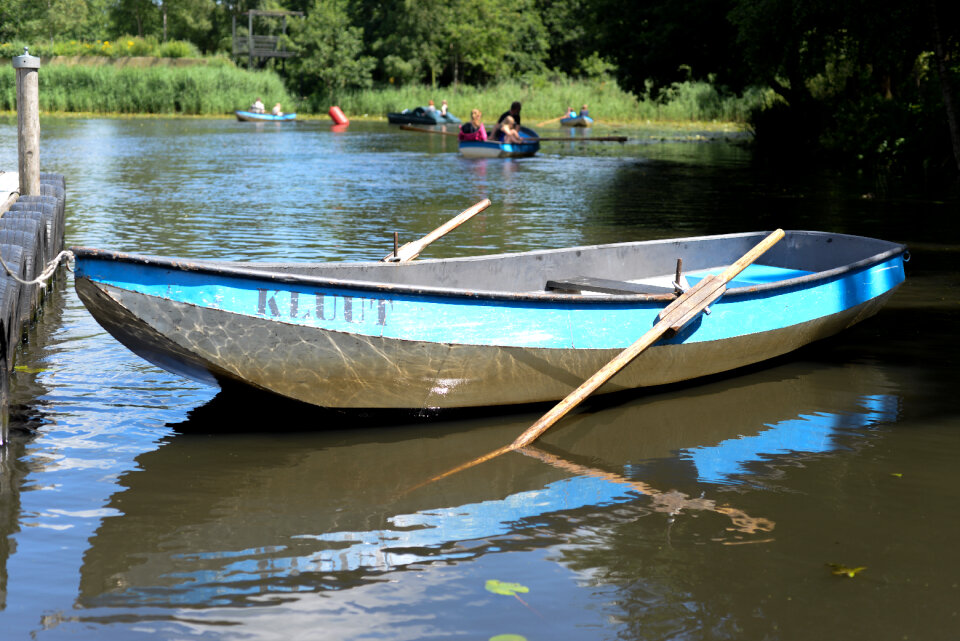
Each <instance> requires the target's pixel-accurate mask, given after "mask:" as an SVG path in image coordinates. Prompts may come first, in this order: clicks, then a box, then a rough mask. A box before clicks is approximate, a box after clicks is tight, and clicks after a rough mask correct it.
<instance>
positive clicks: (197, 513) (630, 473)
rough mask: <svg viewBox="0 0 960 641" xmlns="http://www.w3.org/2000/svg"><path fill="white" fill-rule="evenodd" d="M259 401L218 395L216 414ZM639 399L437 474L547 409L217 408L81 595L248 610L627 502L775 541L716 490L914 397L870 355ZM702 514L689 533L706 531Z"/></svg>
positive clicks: (83, 599)
mask: <svg viewBox="0 0 960 641" xmlns="http://www.w3.org/2000/svg"><path fill="white" fill-rule="evenodd" d="M841 382H842V383H843V384H842V385H841V384H840V383H841ZM240 402H241V401H240V399H239V398H237V397H229V398H219V399H215V400H214V401H213V402H212V404H211V405H212V406H213V409H212V410H211V414H217V415H220V418H222V414H221V411H222V410H224V409H225V408H226V407H229V406H231V405H232V406H236V405H237V404H238V403H240ZM621 403H622V404H616V402H614V404H613V405H611V406H608V405H607V402H605V403H604V404H603V405H602V406H596V407H595V408H594V409H601V410H602V411H597V412H591V411H586V412H583V413H581V414H578V415H576V416H573V417H570V418H569V420H568V421H567V423H566V424H564V425H563V426H562V427H558V428H556V432H555V433H553V434H549V435H548V436H547V437H546V438H544V439H543V440H544V443H543V444H542V445H541V446H538V447H537V448H535V449H533V450H531V451H530V452H529V454H530V456H520V455H517V454H512V455H507V456H503V457H500V458H498V459H495V460H493V461H489V462H487V463H485V464H483V466H481V467H480V468H479V469H478V468H474V469H471V470H467V471H465V472H462V473H460V474H458V475H455V476H453V477H449V478H446V479H443V480H441V481H438V482H436V483H434V484H431V485H427V486H420V484H421V483H422V481H424V480H425V479H428V478H431V477H432V476H433V475H435V474H436V473H437V472H440V471H443V470H445V469H448V468H449V467H451V466H453V465H456V464H457V463H460V462H463V461H464V460H465V459H468V458H470V457H471V455H472V454H479V453H484V452H486V451H489V450H490V449H492V448H494V447H496V446H498V445H501V444H503V443H505V442H509V441H510V440H512V439H513V438H514V437H515V435H516V434H518V433H519V432H520V431H522V430H523V429H524V428H525V427H526V426H527V425H528V424H529V423H530V422H531V421H532V419H533V418H535V417H536V414H531V415H519V416H506V417H504V416H499V417H497V416H494V417H488V418H478V419H473V420H467V419H465V420H458V421H456V422H454V423H450V422H447V421H443V420H439V421H434V422H431V423H428V424H426V425H424V424H417V425H410V426H406V427H404V426H396V425H393V426H389V427H384V428H383V429H379V428H376V427H370V426H369V425H368V426H367V428H366V429H363V430H359V431H347V430H346V428H348V427H351V426H353V425H351V423H350V422H351V421H357V420H361V419H360V418H359V417H357V416H352V415H335V414H327V413H317V412H315V411H313V410H312V409H308V408H301V407H299V406H288V405H286V404H279V405H275V406H272V407H270V408H269V411H267V412H265V413H264V416H258V415H257V414H256V412H254V413H252V414H251V412H252V411H253V408H250V407H247V406H246V405H245V406H244V407H243V418H242V419H240V418H238V419H237V420H250V421H253V422H254V424H259V422H260V421H261V420H267V419H266V418H265V417H266V416H267V415H269V416H273V417H274V418H276V417H277V414H278V413H279V414H280V415H284V416H285V420H289V419H290V418H291V417H293V418H294V419H295V422H300V421H304V422H306V423H313V424H314V426H316V425H317V424H323V426H324V427H325V428H327V429H325V430H322V431H319V432H317V431H311V432H305V433H296V434H290V433H286V434H282V435H277V436H276V437H274V438H272V439H270V440H269V441H265V440H264V439H263V438H262V436H261V435H259V434H244V433H217V434H215V435H214V436H208V435H206V434H203V433H197V432H198V431H199V432H203V431H205V430H209V429H210V425H209V424H207V423H206V421H207V420H213V419H212V418H209V417H210V416H211V414H207V413H206V412H205V410H203V409H201V410H198V411H197V412H195V413H194V416H193V417H191V419H190V420H189V421H187V422H186V423H182V424H179V425H178V426H177V429H178V431H179V432H181V433H179V434H177V435H173V436H171V437H168V438H167V439H165V440H164V442H163V443H162V445H161V447H159V448H158V449H157V450H155V451H152V452H147V453H144V454H141V455H140V456H138V457H137V460H136V463H137V469H135V470H132V471H129V472H127V473H125V474H123V475H122V477H121V478H120V479H119V481H118V485H120V486H121V487H122V488H123V489H122V490H121V491H119V492H117V493H116V494H114V496H113V497H112V498H111V499H110V501H109V502H108V505H107V506H106V508H107V509H109V510H111V511H114V512H115V513H116V514H117V516H114V517H109V518H105V519H103V520H102V521H101V523H100V526H99V527H98V529H97V531H96V533H95V534H94V536H93V537H92V538H91V543H90V548H89V550H88V551H87V552H86V554H85V556H84V563H83V567H82V570H81V584H80V603H81V605H83V606H84V607H88V608H93V607H101V608H102V607H125V608H126V607H139V606H143V605H148V604H150V605H162V604H165V605H174V604H175V605H190V606H211V605H224V604H233V605H239V604H242V603H244V602H246V601H247V600H248V599H251V598H254V596H255V595H263V594H270V593H284V592H290V591H294V592H301V591H326V590H340V589H345V588H350V587H352V586H356V585H358V584H362V583H365V582H367V581H369V580H375V579H374V578H373V577H374V576H375V575H376V574H380V573H385V572H386V573H390V572H394V571H397V570H402V569H404V568H408V567H419V566H422V564H424V563H434V562H441V561H444V562H451V561H462V560H466V559H478V558H481V557H484V556H487V555H491V554H493V555H496V554H502V553H508V552H510V551H516V550H519V549H525V550H530V549H537V548H549V547H551V546H556V545H558V544H561V543H563V542H564V541H565V540H566V539H567V535H566V534H564V532H567V531H569V529H570V527H571V526H573V527H574V528H575V529H576V528H594V527H599V528H600V529H603V528H604V527H606V526H605V525H603V524H604V523H607V524H609V523H615V522H617V521H618V520H619V519H620V518H622V516H621V515H622V514H625V513H626V514H629V519H636V518H637V517H638V516H642V515H652V514H659V515H660V518H659V519H653V520H648V521H647V522H646V526H647V527H648V528H652V531H653V532H656V531H657V530H660V531H661V532H663V533H664V535H666V532H667V531H668V530H669V529H670V528H671V524H672V523H673V522H674V521H676V520H677V519H681V520H683V519H690V518H691V517H696V516H699V517H700V518H699V519H696V521H695V522H696V524H699V525H700V526H701V527H704V528H706V529H707V530H709V531H711V532H713V531H714V530H717V529H719V531H720V534H719V535H717V534H713V535H712V536H711V537H710V540H711V541H712V542H713V543H723V544H742V543H751V542H752V543H758V542H760V543H762V542H765V541H770V540H772V538H771V537H776V536H778V531H777V529H776V526H775V524H774V523H773V522H772V521H770V520H769V519H767V518H765V517H764V515H763V514H751V513H750V510H751V509H752V508H746V507H744V506H740V505H738V504H737V503H738V501H737V499H736V497H735V496H734V497H733V498H730V496H729V495H726V494H724V495H719V494H717V493H716V491H715V490H716V489H717V488H716V486H715V485H714V484H722V485H721V487H722V486H730V485H742V486H744V487H750V486H753V485H755V484H756V483H757V482H758V480H762V479H763V478H764V477H765V476H766V475H768V474H769V473H770V471H771V470H772V469H775V468H776V467H777V466H778V464H779V463H780V461H781V460H791V461H792V460H794V459H795V458H796V457H803V456H807V455H810V454H823V453H825V452H828V451H830V450H832V449H834V448H836V447H837V446H838V445H837V443H838V441H837V439H840V440H841V441H842V440H844V439H845V438H846V437H847V435H848V434H850V433H862V432H863V430H864V429H867V428H871V427H873V426H875V425H877V424H881V423H884V422H887V421H892V420H895V419H896V415H897V414H896V413H897V396H896V393H895V389H893V387H892V386H891V385H890V383H889V382H888V381H887V380H886V378H885V375H884V373H883V371H882V370H880V369H878V368H874V367H871V366H868V365H856V366H826V367H818V368H808V367H807V366H803V365H784V366H781V367H779V368H776V369H775V376H769V375H768V374H767V373H766V372H761V373H756V374H752V375H747V376H743V377H739V378H738V379H737V381H736V383H735V384H734V383H733V382H731V381H730V380H719V381H716V382H714V383H711V384H708V385H705V386H700V387H696V388H693V389H688V388H685V389H678V390H675V391H667V392H666V393H663V394H656V395H651V396H648V397H641V398H634V399H632V400H627V401H626V402H623V399H621ZM744 407H749V408H751V409H750V411H748V412H744V411H743V408H744ZM734 408H737V410H738V411H733V409H734ZM337 416H339V417H340V418H337ZM305 427H308V426H307V425H305ZM677 454H679V457H678V456H677ZM410 488H416V489H413V490H411V489H410ZM711 495H714V496H711ZM693 523H694V522H689V523H688V527H693V528H694V531H692V532H688V533H687V534H685V535H682V536H687V537H689V536H698V535H699V532H698V531H697V530H698V529H699V528H697V526H696V525H693ZM677 537H678V534H677V533H676V532H674V533H673V534H672V538H673V540H674V541H676V540H677ZM371 573H374V574H373V575H371Z"/></svg>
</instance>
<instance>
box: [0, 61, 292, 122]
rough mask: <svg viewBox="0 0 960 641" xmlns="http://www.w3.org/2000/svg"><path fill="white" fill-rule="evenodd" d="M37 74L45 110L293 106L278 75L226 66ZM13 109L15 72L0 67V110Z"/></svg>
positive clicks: (213, 110)
mask: <svg viewBox="0 0 960 641" xmlns="http://www.w3.org/2000/svg"><path fill="white" fill-rule="evenodd" d="M39 74H40V109H41V110H42V111H46V112H87V113H101V114H107V113H111V114H192V115H214V114H225V113H231V112H232V111H233V110H235V109H243V108H245V107H247V106H249V105H250V103H251V102H252V101H253V99H254V98H255V97H256V96H261V97H262V98H263V101H264V103H267V104H273V103H274V102H280V103H283V105H284V107H285V108H287V109H289V108H290V106H293V105H294V100H293V98H292V97H291V96H290V94H289V93H288V92H287V90H286V89H285V88H284V86H283V82H282V81H281V79H280V78H279V77H278V76H277V75H276V74H273V73H269V72H251V71H245V70H242V69H237V68H236V67H233V66H225V65H221V66H205V65H196V66H189V67H146V68H136V69H132V68H127V67H114V66H111V65H101V66H84V65H70V66H66V65H49V66H46V67H41V69H40V71H39ZM15 108H16V78H15V70H14V69H13V68H12V67H10V66H0V110H3V111H12V110H14V109H15Z"/></svg>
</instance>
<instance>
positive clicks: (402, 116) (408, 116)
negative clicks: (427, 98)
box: [387, 107, 460, 125]
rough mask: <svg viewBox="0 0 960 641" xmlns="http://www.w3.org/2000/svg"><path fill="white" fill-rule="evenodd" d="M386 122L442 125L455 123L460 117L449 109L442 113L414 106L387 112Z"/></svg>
mask: <svg viewBox="0 0 960 641" xmlns="http://www.w3.org/2000/svg"><path fill="white" fill-rule="evenodd" d="M387 122H389V123H390V124H391V125H444V124H451V123H453V124H455V123H458V122H460V119H459V118H457V117H456V116H454V115H453V114H452V113H450V112H449V111H448V112H447V115H445V116H444V115H442V114H441V113H440V112H439V111H438V110H432V111H431V110H429V109H427V108H426V107H414V108H413V109H404V110H403V111H400V112H393V113H388V114H387Z"/></svg>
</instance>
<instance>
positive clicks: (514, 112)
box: [497, 100, 520, 127]
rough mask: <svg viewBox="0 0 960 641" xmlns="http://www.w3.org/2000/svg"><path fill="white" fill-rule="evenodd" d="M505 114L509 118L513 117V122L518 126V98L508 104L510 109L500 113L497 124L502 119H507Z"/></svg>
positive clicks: (501, 121) (500, 122)
mask: <svg viewBox="0 0 960 641" xmlns="http://www.w3.org/2000/svg"><path fill="white" fill-rule="evenodd" d="M507 116H510V117H511V118H513V122H514V123H515V124H516V125H517V127H519V126H520V101H519V100H515V101H514V102H513V104H511V105H510V109H509V110H508V111H504V112H503V113H502V114H500V117H499V118H497V124H498V125H499V124H502V123H503V121H504V120H506V119H507Z"/></svg>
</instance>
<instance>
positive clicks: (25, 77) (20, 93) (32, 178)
mask: <svg viewBox="0 0 960 641" xmlns="http://www.w3.org/2000/svg"><path fill="white" fill-rule="evenodd" d="M13 68H14V69H16V70H17V140H18V145H17V150H18V154H19V162H18V166H17V169H18V170H19V172H20V195H21V196H39V195H40V81H39V75H40V74H39V71H38V70H39V69H40V58H37V57H36V56H31V55H30V52H29V51H27V48H26V47H24V48H23V55H22V56H16V57H14V59H13Z"/></svg>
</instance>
